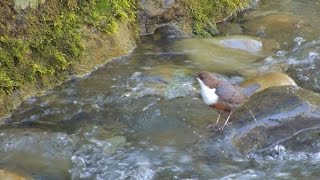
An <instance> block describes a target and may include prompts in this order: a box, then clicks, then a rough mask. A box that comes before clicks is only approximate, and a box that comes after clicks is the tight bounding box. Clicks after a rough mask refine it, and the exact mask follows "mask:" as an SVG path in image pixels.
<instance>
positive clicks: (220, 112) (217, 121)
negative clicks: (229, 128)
mask: <svg viewBox="0 0 320 180" xmlns="http://www.w3.org/2000/svg"><path fill="white" fill-rule="evenodd" d="M222 112H223V111H222V110H219V116H218V118H217V120H216V123H215V124H218V123H219V120H220V117H221V114H222ZM212 127H214V124H210V125H209V126H207V128H212Z"/></svg>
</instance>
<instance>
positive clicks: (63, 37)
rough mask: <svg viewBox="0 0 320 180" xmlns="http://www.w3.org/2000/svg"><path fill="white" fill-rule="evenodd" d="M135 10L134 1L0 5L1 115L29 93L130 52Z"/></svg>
mask: <svg viewBox="0 0 320 180" xmlns="http://www.w3.org/2000/svg"><path fill="white" fill-rule="evenodd" d="M137 6H138V2H137V1H136V0H77V1H76V0H65V1H60V0H46V1H44V0H42V1H38V0H36V1H35V0H28V1H26V0H6V1H0V100H1V101H0V116H3V115H5V113H7V112H9V111H11V110H12V108H13V107H14V106H15V105H17V104H18V103H19V102H20V101H21V100H22V99H24V98H25V97H26V96H28V95H32V94H35V92H39V91H40V90H41V89H45V88H48V87H51V86H53V85H56V84H58V83H60V82H62V81H64V80H66V79H68V78H69V76H70V75H74V74H79V73H85V72H88V71H89V70H92V69H93V68H94V66H96V65H98V64H101V63H104V62H105V61H106V59H108V58H109V59H110V58H112V57H116V56H119V55H123V54H126V53H127V52H128V50H129V49H130V48H132V47H133V46H134V37H137V28H136V25H135V24H136V22H135V21H136V20H135V19H136V18H135V13H136V11H137ZM120 31H121V32H120ZM123 31H126V32H124V33H126V36H125V38H124V37H122V36H120V35H119V33H123ZM93 42H94V43H93ZM93 53H94V54H93ZM96 56H98V57H96Z"/></svg>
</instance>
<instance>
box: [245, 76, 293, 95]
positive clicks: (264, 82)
mask: <svg viewBox="0 0 320 180" xmlns="http://www.w3.org/2000/svg"><path fill="white" fill-rule="evenodd" d="M255 83H257V84H259V85H260V86H261V87H260V89H258V91H262V90H264V89H267V88H269V87H273V86H286V85H292V86H297V84H296V83H295V82H294V80H293V79H292V78H291V77H289V76H288V75H286V74H284V73H281V72H270V73H266V74H263V75H259V76H257V77H254V78H252V79H248V80H246V81H244V82H242V83H241V86H243V87H245V86H248V85H250V84H255Z"/></svg>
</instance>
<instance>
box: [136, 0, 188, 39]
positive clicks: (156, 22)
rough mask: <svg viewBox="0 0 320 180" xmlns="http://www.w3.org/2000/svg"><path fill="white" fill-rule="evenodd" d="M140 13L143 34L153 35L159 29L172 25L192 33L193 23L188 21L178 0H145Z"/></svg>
mask: <svg viewBox="0 0 320 180" xmlns="http://www.w3.org/2000/svg"><path fill="white" fill-rule="evenodd" d="M141 7H142V9H141V10H140V13H139V22H140V29H141V34H150V33H153V32H154V31H155V30H156V29H157V28H158V27H160V26H163V25H168V24H169V25H170V26H173V27H178V29H181V30H182V31H184V32H189V33H191V21H190V22H187V21H186V16H185V12H184V10H183V7H182V5H181V3H180V2H179V1H176V0H159V1H155V0H144V1H142V2H141Z"/></svg>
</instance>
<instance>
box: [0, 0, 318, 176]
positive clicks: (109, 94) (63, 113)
mask: <svg viewBox="0 0 320 180" xmlns="http://www.w3.org/2000/svg"><path fill="white" fill-rule="evenodd" d="M279 4H280V5H279ZM319 4H320V2H319V1H290V0H287V1H270V2H268V3H267V4H265V5H262V6H261V7H259V8H258V9H257V10H255V11H249V12H247V14H248V15H247V14H244V16H243V17H242V18H246V16H249V17H250V18H249V19H245V20H243V19H241V17H240V18H239V19H238V21H236V22H235V23H238V24H239V25H241V26H242V25H243V26H245V25H246V23H247V22H250V21H254V20H256V19H257V18H256V17H260V16H261V13H262V14H263V13H264V14H270V13H272V12H271V11H277V12H286V13H294V14H295V15H298V16H301V19H307V20H308V21H310V22H312V23H311V24H310V27H312V28H307V31H306V32H308V33H307V34H305V32H304V31H305V29H304V28H302V29H299V28H298V29H297V31H293V32H292V34H290V36H287V35H285V36H281V37H282V38H280V39H277V40H278V43H279V44H280V47H279V48H280V49H278V50H277V51H269V53H268V54H266V53H265V52H264V53H261V54H257V53H255V52H253V53H251V52H249V53H248V52H244V51H241V50H239V49H236V50H235V49H228V48H226V47H219V48H220V49H222V50H221V51H223V52H228V53H227V54H229V55H230V56H226V55H225V54H224V56H223V57H222V56H219V57H217V59H215V61H214V62H212V61H210V60H208V57H207V56H208V54H206V51H202V50H203V48H202V46H200V44H201V43H204V42H208V41H207V40H205V41H203V40H199V39H197V40H189V39H187V40H176V41H174V40H163V41H161V40H153V39H152V36H151V37H142V42H141V44H139V46H138V47H137V49H136V50H135V51H134V52H133V53H132V54H130V55H128V56H127V57H123V58H119V59H116V60H114V61H112V62H110V63H108V64H107V65H106V66H104V67H102V68H100V69H98V70H96V71H94V72H92V73H91V74H90V75H88V76H86V77H84V78H81V79H73V80H71V81H69V82H66V83H64V84H63V85H61V86H60V87H56V88H54V89H52V90H49V91H48V92H47V93H46V94H45V95H44V96H41V97H33V98H30V99H29V100H27V101H25V102H24V103H22V105H21V106H20V107H19V108H18V109H17V110H16V111H15V112H14V113H13V115H12V117H10V118H8V119H6V123H4V124H3V125H2V126H1V130H0V139H1V140H0V143H1V145H0V159H1V160H0V167H1V168H5V169H9V170H12V171H16V172H18V173H22V174H28V175H30V176H32V177H33V178H35V179H146V180H147V179H302V178H307V179H317V178H318V176H319V175H320V171H319V169H320V151H319V149H320V141H319V139H320V138H319V134H320V129H314V130H312V131H308V132H301V133H298V134H296V135H295V136H294V137H292V138H290V139H289V140H287V141H284V142H282V143H281V144H279V145H276V146H273V147H270V148H268V149H266V150H264V151H261V152H256V153H251V154H241V153H240V152H238V151H237V150H236V149H235V148H234V147H233V145H232V144H231V141H230V136H229V134H227V133H219V134H214V136H213V134H212V132H210V131H209V130H208V129H207V128H206V127H207V126H208V125H210V124H211V123H212V122H214V120H215V119H216V118H217V112H216V111H214V110H212V109H210V108H208V107H207V106H206V105H204V103H203V102H202V101H201V100H200V99H199V94H198V90H197V89H198V86H197V84H196V82H195V80H194V79H193V78H192V77H191V76H189V75H188V73H195V72H198V71H201V70H210V71H216V72H218V73H220V74H222V75H224V76H223V78H227V79H228V80H230V81H232V82H234V83H238V82H240V81H242V80H243V79H244V78H247V77H250V75H253V74H257V73H259V72H267V71H269V70H270V69H273V68H275V66H278V65H279V64H283V63H286V64H292V63H293V62H294V63H304V62H303V61H301V60H302V59H306V57H309V56H310V53H311V52H315V53H318V44H317V43H314V44H312V42H311V41H313V40H315V41H317V40H318V39H316V38H317V37H318V36H319V31H318V30H317V28H318V27H319V24H320V22H319V19H318V18H317V17H318V15H319V14H318V13H319V11H318V9H319V8H317V7H318V6H320V5H319ZM259 14H260V15H259ZM306 27H309V26H306ZM300 30H301V31H300ZM267 32H268V31H265V32H263V33H262V34H263V38H266V39H268V38H270V39H273V38H275V37H278V36H277V35H278V34H265V33H267ZM270 32H272V31H270ZM242 34H244V35H253V36H258V37H259V36H262V35H261V31H259V32H254V31H243V33H242ZM296 37H300V38H302V41H300V40H299V38H298V39H297V38H296ZM295 39H296V40H295ZM198 41H200V42H198ZM288 42H292V45H290V43H288ZM191 43H195V45H191ZM197 43H198V45H197ZM310 43H311V45H308V44H310ZM201 45H203V44H201ZM208 46H209V45H208ZM195 47H198V48H195ZM199 47H201V48H199ZM319 53H320V52H319ZM199 54H203V56H202V55H199ZM239 54H241V55H239ZM311 55H314V54H312V53H311ZM209 56H210V53H209ZM221 57H222V59H219V58H221ZM228 58H229V59H232V60H233V62H232V64H228V63H226V62H225V60H227V59H228ZM237 58H238V59H237ZM243 59H249V60H248V61H245V62H244V61H243ZM307 59H308V58H307ZM217 63H219V66H215V65H216V64H217ZM235 63H239V64H237V65H236V66H235ZM307 63H309V61H307ZM257 67H259V68H257ZM252 71H254V72H253V73H252ZM244 72H250V73H244ZM300 144H301V145H303V147H304V148H298V147H299V146H298V145H300Z"/></svg>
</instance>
